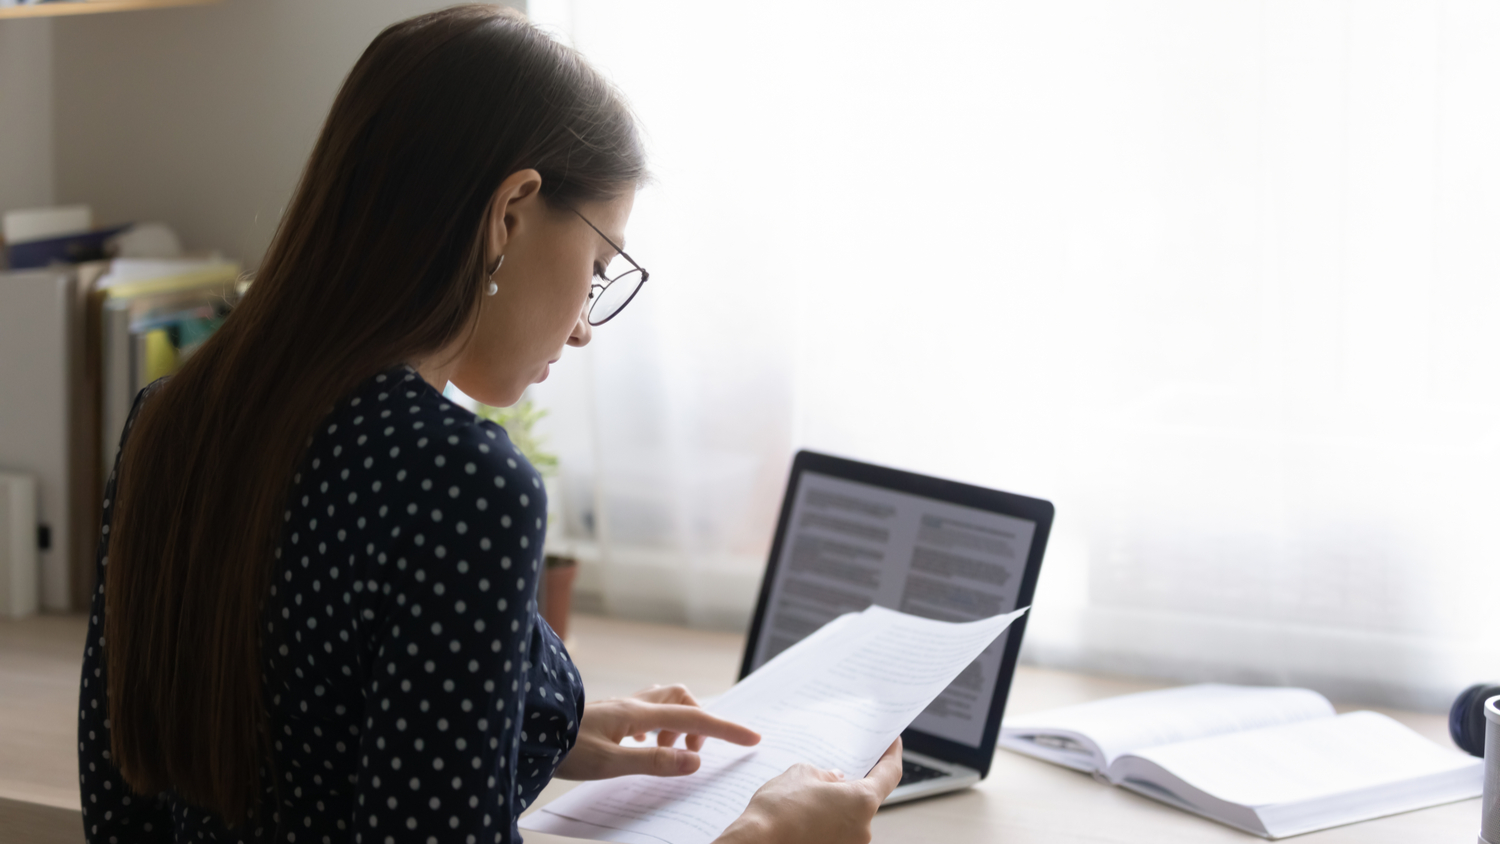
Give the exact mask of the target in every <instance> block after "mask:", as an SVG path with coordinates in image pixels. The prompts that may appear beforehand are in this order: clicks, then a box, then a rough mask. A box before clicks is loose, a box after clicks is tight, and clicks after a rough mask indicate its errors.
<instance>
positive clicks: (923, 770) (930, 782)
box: [880, 750, 979, 806]
mask: <svg viewBox="0 0 1500 844" xmlns="http://www.w3.org/2000/svg"><path fill="white" fill-rule="evenodd" d="M901 762H902V765H903V766H904V768H905V773H904V775H903V776H902V783H901V785H898V786H896V790H895V791H892V792H891V794H890V796H889V797H887V798H885V802H884V803H881V804H880V805H882V806H890V805H893V804H896V803H905V802H906V801H908V800H919V799H921V798H923V797H932V796H933V795H937V794H946V793H947V792H949V791H958V790H959V789H961V788H968V787H969V786H971V785H974V784H975V783H977V782H979V772H978V771H976V770H974V769H973V768H966V767H964V766H963V765H955V764H953V763H952V762H944V761H943V760H941V759H934V758H932V757H931V756H924V755H922V754H920V753H913V752H911V751H910V750H907V751H904V752H903V753H902V754H901Z"/></svg>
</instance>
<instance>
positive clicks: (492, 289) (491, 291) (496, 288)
mask: <svg viewBox="0 0 1500 844" xmlns="http://www.w3.org/2000/svg"><path fill="white" fill-rule="evenodd" d="M504 263H505V256H504V255H501V256H500V260H499V261H497V262H496V263H495V268H494V269H493V270H490V286H489V287H486V288H485V289H484V295H486V296H493V295H495V294H496V293H498V292H500V285H498V284H496V283H495V273H498V272H500V266H501V265H502V264H504Z"/></svg>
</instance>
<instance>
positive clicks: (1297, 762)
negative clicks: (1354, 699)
mask: <svg viewBox="0 0 1500 844" xmlns="http://www.w3.org/2000/svg"><path fill="white" fill-rule="evenodd" d="M1136 759H1141V760H1145V761H1147V762H1150V763H1154V764H1155V765H1156V766H1158V767H1160V768H1161V769H1163V770H1165V771H1167V772H1169V773H1171V774H1172V775H1173V776H1175V777H1177V778H1178V779H1180V780H1182V781H1183V782H1185V783H1187V784H1188V785H1191V786H1193V787H1194V788H1196V789H1198V790H1200V791H1202V792H1204V793H1205V794H1208V795H1211V796H1213V797H1217V798H1218V799H1220V800H1224V801H1226V802H1229V803H1237V804H1239V805H1242V806H1249V807H1252V808H1254V807H1264V806H1274V805H1279V804H1288V803H1297V802H1305V801H1309V800H1316V799H1319V798H1325V797H1329V796H1332V795H1338V794H1346V793H1350V792H1357V791H1361V790H1366V789H1370V788H1374V787H1378V786H1382V785H1389V784H1393V783H1401V782H1406V781H1412V780H1416V779H1418V778H1421V777H1425V776H1428V775H1432V774H1441V773H1445V772H1449V771H1461V770H1464V769H1469V768H1472V769H1473V770H1474V771H1475V776H1474V783H1475V789H1476V790H1475V791H1474V794H1478V793H1479V792H1478V790H1477V789H1478V788H1479V787H1480V779H1479V776H1480V775H1479V773H1478V772H1479V771H1480V770H1481V767H1482V763H1481V762H1480V761H1479V760H1477V759H1474V758H1473V757H1470V756H1467V755H1465V754H1463V753H1460V752H1459V751H1457V750H1453V749H1451V748H1446V747H1442V746H1440V745H1437V744H1435V743H1433V742H1431V741H1428V740H1427V739H1425V738H1423V737H1422V736H1420V735H1418V734H1417V733H1415V732H1413V731H1412V730H1411V729H1410V728H1408V727H1406V726H1403V725H1402V724H1400V723H1398V722H1397V721H1394V720H1392V719H1391V718H1388V717H1386V716H1384V715H1381V714H1379V713H1376V712H1350V713H1348V714H1345V715H1340V716H1337V717H1334V718H1321V719H1316V720H1312V721H1302V722H1299V723H1295V724H1284V725H1281V726H1276V727H1266V728H1262V729H1258V730H1247V731H1245V732H1238V733H1232V734H1228V735H1220V736H1214V737H1212V738H1206V739H1200V740H1197V741H1189V742H1180V743H1178V744H1172V745H1166V746H1162V747H1153V748H1146V749H1142V750H1139V751H1136V752H1134V753H1130V754H1128V755H1126V756H1125V757H1123V758H1121V759H1120V765H1119V771H1118V773H1119V774H1120V775H1121V776H1122V778H1123V777H1127V776H1132V775H1140V774H1142V773H1146V772H1148V771H1149V769H1147V768H1144V767H1143V766H1138V765H1136V764H1134V762H1135V760H1136Z"/></svg>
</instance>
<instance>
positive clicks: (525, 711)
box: [78, 367, 583, 844]
mask: <svg viewBox="0 0 1500 844" xmlns="http://www.w3.org/2000/svg"><path fill="white" fill-rule="evenodd" d="M149 392H150V388H148V390H147V391H143V393H142V396H143V398H139V399H137V408H139V405H140V402H141V401H144V400H146V398H145V397H148V396H149ZM131 418H132V420H133V419H134V412H132V417H131ZM125 435H126V436H128V435H129V427H128V425H127V428H126V431H125ZM123 441H124V440H123V439H122V444H123ZM116 465H117V466H118V463H117V464H116ZM114 489H115V482H114V476H113V474H112V475H111V476H110V480H109V483H108V485H107V487H106V490H105V502H104V505H105V510H104V513H105V515H104V526H103V536H102V538H101V541H100V548H99V560H98V573H99V584H100V585H99V589H98V591H97V592H96V594H95V595H94V599H93V610H92V617H91V619H90V624H89V639H88V644H87V647H86V651H85V658H84V667H83V683H82V689H81V695H80V711H79V719H80V720H79V727H78V762H79V774H80V781H81V787H82V793H83V820H84V830H85V832H86V834H87V838H88V840H89V841H90V842H134V841H151V842H167V841H181V842H186V841H194V842H196V841H271V840H275V841H286V842H346V841H353V842H437V841H441V842H467V844H476V843H477V842H510V841H520V840H521V837H520V835H519V834H518V832H517V830H516V819H517V817H518V816H519V815H520V813H521V812H522V811H524V809H525V807H526V806H527V805H528V804H529V803H530V802H531V801H533V800H535V799H536V795H537V793H538V792H539V791H541V789H542V787H543V786H545V785H546V784H547V781H548V780H549V779H550V778H551V776H552V773H553V771H554V770H555V769H556V767H557V765H558V763H559V762H561V761H562V759H563V757H564V755H565V754H566V753H567V751H568V749H569V748H570V747H571V746H572V744H573V742H574V740H575V738H576V736H577V730H578V722H579V719H580V718H581V717H582V714H583V687H582V683H581V681H580V679H579V677H578V673H577V670H576V669H575V668H574V667H573V665H572V663H571V662H570V661H569V659H568V655H567V652H566V651H565V650H564V649H563V646H562V642H561V641H559V640H558V638H557V636H556V635H555V634H554V633H553V632H552V630H551V628H549V627H548V626H547V624H546V622H544V621H542V620H541V619H540V618H539V617H538V616H537V613H536V600H535V598H536V580H537V577H538V576H539V574H540V569H541V559H542V539H543V535H544V532H545V525H546V518H547V513H546V511H547V501H546V494H545V493H544V492H543V490H542V484H541V479H540V477H539V476H538V475H537V473H536V472H535V470H533V469H532V467H531V465H530V464H529V463H527V462H526V459H525V458H524V457H522V456H521V454H520V453H519V452H518V451H517V450H516V449H515V448H514V447H513V446H512V445H511V443H510V440H509V439H508V438H507V437H506V434H505V431H504V430H503V429H501V428H500V427H498V426H496V425H494V424H493V423H490V422H486V421H482V420H479V419H477V418H476V417H475V416H474V415H473V414H471V413H469V412H467V411H465V410H463V409H462V408H459V407H455V406H453V405H452V404H451V403H449V402H448V401H446V400H445V399H444V398H443V396H442V394H441V393H439V392H438V391H437V390H435V389H433V388H432V387H431V386H429V385H428V384H427V383H426V382H425V381H423V380H422V379H421V378H420V377H419V376H418V375H417V374H416V373H415V372H414V371H413V370H411V369H410V368H409V367H400V368H397V369H393V370H391V371H388V372H385V373H382V374H380V375H377V376H375V377H373V378H371V379H370V380H369V381H367V382H365V383H364V384H363V385H362V386H361V387H360V388H359V389H358V390H357V391H356V392H355V394H354V395H352V396H349V397H347V398H345V399H344V400H342V401H340V402H339V403H338V405H337V406H336V407H335V408H334V410H333V411H332V412H331V413H330V414H329V416H328V417H327V418H326V419H324V420H323V422H322V423H321V424H320V425H319V427H318V430H317V432H316V434H315V436H314V437H313V440H312V444H311V446H310V447H309V449H308V451H307V454H306V455H305V457H304V458H303V462H302V465H301V466H300V468H299V470H298V472H297V474H296V476H295V477H294V479H293V483H292V487H291V491H290V494H289V496H288V501H287V509H286V513H285V524H284V525H283V527H282V534H281V541H280V546H279V547H278V548H277V549H276V559H275V560H274V567H273V571H274V574H273V578H272V582H273V585H272V586H271V588H270V592H269V594H268V595H267V596H266V600H265V604H264V606H265V610H264V618H263V622H264V627H263V629H262V630H261V651H262V659H263V664H264V667H265V679H266V682H265V696H266V702H267V705H268V708H269V714H270V723H271V730H272V734H273V736H274V739H275V751H274V755H275V758H274V759H273V760H271V761H272V762H273V763H274V765H273V766H272V767H271V768H268V771H270V770H274V771H275V776H276V778H277V779H278V782H277V783H276V785H278V786H279V788H275V789H272V788H271V783H270V782H269V779H270V778H269V776H268V782H267V791H266V794H267V795H268V798H267V803H266V805H267V806H273V807H274V809H273V810H272V811H270V812H269V813H267V812H266V811H262V812H261V813H260V815H259V819H258V822H256V821H252V822H251V823H250V824H246V825H244V826H242V827H238V828H235V829H227V828H226V827H225V826H224V825H223V824H222V823H220V822H219V821H218V820H217V818H215V817H214V816H213V815H211V814H210V813H208V812H205V811H203V810H201V809H198V808H195V807H193V806H190V805H187V804H186V803H184V802H183V801H182V800H181V799H180V798H178V797H177V796H176V795H175V794H173V793H171V792H168V793H164V794H158V795H152V796H147V797H143V796H140V795H135V794H132V793H131V792H130V790H129V788H128V787H127V786H126V785H125V783H124V781H123V780H121V778H120V774H119V771H118V770H117V769H116V768H115V767H114V765H113V764H112V763H111V762H110V758H109V756H110V754H109V720H108V706H107V702H106V699H105V688H106V679H105V673H104V670H105V659H104V647H105V641H104V638H103V612H104V585H103V584H104V570H105V566H106V565H107V564H108V556H107V555H108V550H109V549H108V545H109V529H110V508H109V504H110V500H109V499H111V498H113V496H114ZM270 795H277V796H274V797H273V796H270ZM268 814H269V817H268Z"/></svg>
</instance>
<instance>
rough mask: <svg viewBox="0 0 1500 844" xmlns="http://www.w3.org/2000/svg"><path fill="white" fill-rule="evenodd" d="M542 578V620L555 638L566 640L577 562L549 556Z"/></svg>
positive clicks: (568, 558) (576, 574) (566, 558)
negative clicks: (553, 633) (545, 621)
mask: <svg viewBox="0 0 1500 844" xmlns="http://www.w3.org/2000/svg"><path fill="white" fill-rule="evenodd" d="M544 565H546V567H547V568H546V569H545V572H546V573H545V575H544V576H543V577H542V595H541V598H542V618H545V619H546V620H547V624H549V625H551V627H552V629H553V631H554V632H556V633H557V638H559V639H562V640H564V641H566V640H567V638H568V615H569V613H571V612H572V610H573V581H574V580H575V579H577V577H578V561H577V560H575V559H573V558H572V557H553V556H549V557H547V559H546V562H545V563H544Z"/></svg>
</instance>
